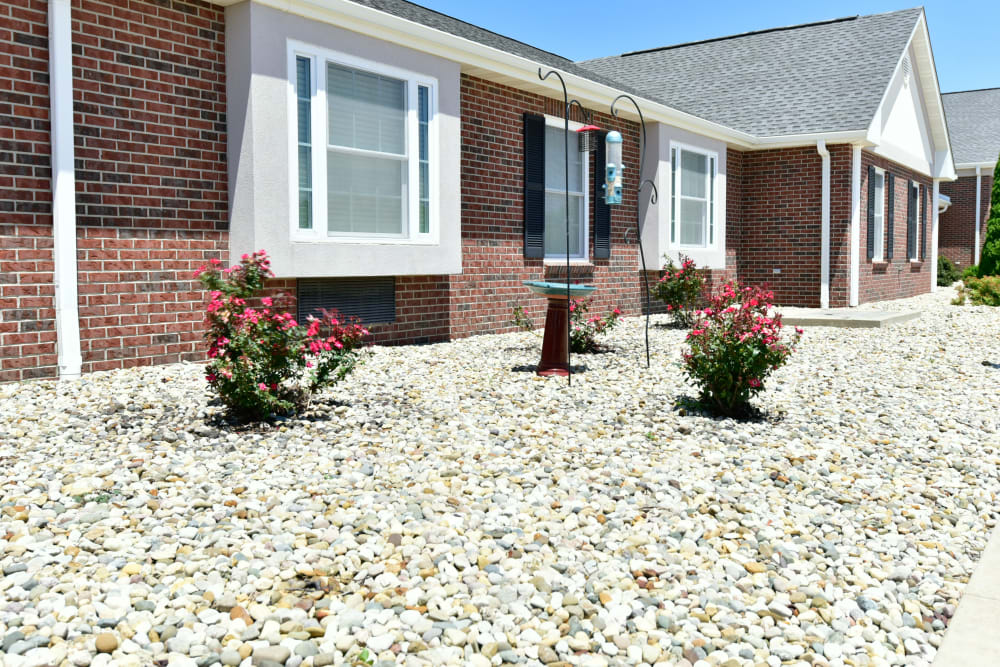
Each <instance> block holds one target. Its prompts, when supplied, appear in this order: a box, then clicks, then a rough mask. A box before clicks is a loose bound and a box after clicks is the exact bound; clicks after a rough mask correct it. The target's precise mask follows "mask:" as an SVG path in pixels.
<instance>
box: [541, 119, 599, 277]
mask: <svg viewBox="0 0 1000 667" xmlns="http://www.w3.org/2000/svg"><path fill="white" fill-rule="evenodd" d="M545 125H546V126H547V127H555V128H558V129H560V130H563V129H565V127H566V121H565V120H564V119H562V118H557V117H555V116H546V117H545ZM581 127H583V123H578V122H576V121H572V120H571V121H570V122H569V131H570V133H571V134H575V133H576V131H577V130H579V129H580V128H581ZM547 134H548V133H546V135H547ZM579 141H580V139H579V135H577V142H579ZM579 147H580V145H579V143H577V147H576V149H575V150H577V151H579ZM559 149H560V150H563V146H562V144H560V145H559ZM548 150H549V146H548V144H546V146H545V153H546V155H548ZM573 150H574V148H573V147H572V146H571V147H570V152H572V151H573ZM586 155H587V157H585V158H583V159H582V160H580V162H581V163H582V165H581V169H582V174H581V179H582V180H581V181H580V183H581V184H582V185H583V220H581V221H580V234H581V236H582V238H581V239H580V249H581V254H579V255H570V256H569V258H570V261H571V262H573V261H576V262H588V261H590V259H589V258H590V160H589V159H588V158H589V157H590V153H587V154H586ZM542 168H543V169H544V168H545V165H542ZM560 185H562V184H560ZM565 192H566V190H564V189H563V188H561V187H559V188H553V187H550V186H549V183H548V181H546V183H545V195H546V196H548V195H550V194H557V195H564V194H565ZM571 194H572V193H571ZM543 205H544V204H543ZM545 224H546V225H548V224H549V221H548V220H546V221H545ZM542 243H543V248H542V250H543V252H544V250H545V248H544V243H545V239H544V238H543V239H542ZM544 256H545V260H544V261H548V262H549V263H554V262H556V261H557V260H560V259H561V260H562V261H563V262H565V261H566V253H565V252H561V253H555V254H551V255H550V254H549V253H548V252H544Z"/></svg>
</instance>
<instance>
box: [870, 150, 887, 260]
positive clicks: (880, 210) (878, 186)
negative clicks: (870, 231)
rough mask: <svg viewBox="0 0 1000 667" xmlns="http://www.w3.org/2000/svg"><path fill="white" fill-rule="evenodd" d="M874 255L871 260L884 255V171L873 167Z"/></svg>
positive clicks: (881, 258) (880, 258)
mask: <svg viewBox="0 0 1000 667" xmlns="http://www.w3.org/2000/svg"><path fill="white" fill-rule="evenodd" d="M873 178H874V182H875V255H874V256H873V257H872V261H873V262H881V261H882V260H883V258H884V257H885V171H884V170H882V169H879V168H877V167H876V168H875V175H874V177H873Z"/></svg>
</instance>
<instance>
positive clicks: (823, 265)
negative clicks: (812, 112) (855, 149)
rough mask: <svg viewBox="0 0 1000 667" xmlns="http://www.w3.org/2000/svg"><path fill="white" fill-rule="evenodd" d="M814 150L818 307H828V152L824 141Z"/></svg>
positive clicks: (819, 142) (817, 144)
mask: <svg viewBox="0 0 1000 667" xmlns="http://www.w3.org/2000/svg"><path fill="white" fill-rule="evenodd" d="M816 150H817V151H818V152H819V154H820V157H822V158H823V185H822V204H821V206H822V230H821V232H820V271H819V307H820V308H829V307H830V151H829V150H828V149H827V147H826V141H825V140H824V139H820V140H818V141H817V142H816Z"/></svg>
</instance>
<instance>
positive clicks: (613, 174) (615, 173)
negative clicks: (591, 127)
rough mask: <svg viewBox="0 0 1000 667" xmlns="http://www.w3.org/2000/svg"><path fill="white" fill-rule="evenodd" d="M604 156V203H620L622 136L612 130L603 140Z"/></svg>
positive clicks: (622, 168) (622, 167)
mask: <svg viewBox="0 0 1000 667" xmlns="http://www.w3.org/2000/svg"><path fill="white" fill-rule="evenodd" d="M604 149H605V150H604V154H605V159H606V164H605V168H604V203H605V204H609V205H610V204H621V203H622V172H623V171H625V165H624V164H622V135H621V133H620V132H616V131H614V130H612V131H611V132H608V136H607V137H605V139H604Z"/></svg>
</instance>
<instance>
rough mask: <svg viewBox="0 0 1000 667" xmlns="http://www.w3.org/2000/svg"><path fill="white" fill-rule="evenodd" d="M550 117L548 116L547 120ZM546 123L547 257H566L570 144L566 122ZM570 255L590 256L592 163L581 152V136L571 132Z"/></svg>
mask: <svg viewBox="0 0 1000 667" xmlns="http://www.w3.org/2000/svg"><path fill="white" fill-rule="evenodd" d="M548 120H549V119H548V118H546V121H548ZM554 123H555V121H552V123H551V124H550V123H548V122H547V123H546V125H545V257H546V258H553V259H555V258H565V257H566V191H567V187H566V186H567V182H566V169H565V165H566V145H565V143H564V136H565V129H566V128H565V125H564V124H563V121H562V120H561V119H560V120H559V121H558V124H554ZM566 138H567V139H568V140H569V183H568V189H569V256H570V258H573V259H586V258H587V240H588V224H587V223H588V215H587V212H588V210H589V207H588V205H587V202H588V192H587V178H588V174H587V172H588V169H589V165H588V164H587V160H586V159H584V158H585V157H586V156H585V154H583V153H580V135H578V134H577V133H576V132H574V131H573V128H572V127H571V128H570V131H569V135H568V137H566Z"/></svg>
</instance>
